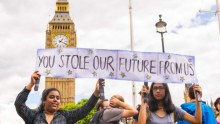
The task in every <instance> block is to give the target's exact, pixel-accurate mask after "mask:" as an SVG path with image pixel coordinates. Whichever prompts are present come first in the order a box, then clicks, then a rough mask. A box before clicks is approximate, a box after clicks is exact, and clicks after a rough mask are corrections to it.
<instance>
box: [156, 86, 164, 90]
mask: <svg viewBox="0 0 220 124" xmlns="http://www.w3.org/2000/svg"><path fill="white" fill-rule="evenodd" d="M164 89H165V88H164V87H163V86H160V87H153V91H157V90H159V91H162V90H164Z"/></svg>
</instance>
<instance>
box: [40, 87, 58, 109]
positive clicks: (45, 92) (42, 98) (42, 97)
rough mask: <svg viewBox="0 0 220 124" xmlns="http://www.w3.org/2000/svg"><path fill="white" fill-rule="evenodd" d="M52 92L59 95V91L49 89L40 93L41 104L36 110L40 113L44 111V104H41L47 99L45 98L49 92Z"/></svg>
mask: <svg viewBox="0 0 220 124" xmlns="http://www.w3.org/2000/svg"><path fill="white" fill-rule="evenodd" d="M52 91H57V92H58V93H59V94H60V91H59V90H58V89H56V88H49V89H45V90H44V91H43V93H42V96H41V104H40V105H39V107H38V109H39V111H40V112H43V111H44V104H43V102H44V101H45V100H46V99H47V96H48V94H49V93H50V92H52Z"/></svg>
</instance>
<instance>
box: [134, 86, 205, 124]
mask: <svg viewBox="0 0 220 124" xmlns="http://www.w3.org/2000/svg"><path fill="white" fill-rule="evenodd" d="M198 88H199V86H198V85H195V86H194V89H195V91H197V89H198ZM146 93H149V100H148V101H147V102H145V101H144V96H145V95H144V94H146ZM146 111H147V112H146ZM177 120H186V121H189V122H191V123H194V124H201V123H202V112H201V107H200V104H199V102H198V99H197V98H196V114H195V116H192V115H190V114H188V113H186V112H185V111H183V110H181V109H180V108H178V107H176V106H175V105H174V104H173V102H172V99H171V95H170V91H169V88H168V85H167V84H166V83H152V84H151V87H150V91H149V88H147V87H146V86H143V88H142V90H141V109H140V114H139V119H138V124H174V123H175V122H176V121H177Z"/></svg>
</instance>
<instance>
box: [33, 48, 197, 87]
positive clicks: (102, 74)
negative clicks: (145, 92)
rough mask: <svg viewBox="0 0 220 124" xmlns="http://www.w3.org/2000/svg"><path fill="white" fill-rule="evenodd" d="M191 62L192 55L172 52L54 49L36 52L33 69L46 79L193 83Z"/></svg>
mask: <svg viewBox="0 0 220 124" xmlns="http://www.w3.org/2000/svg"><path fill="white" fill-rule="evenodd" d="M194 63H195V62H194V57H193V56H185V55H178V54H171V53H157V52H137V51H126V50H105V49H89V48H63V49H59V48H54V49H39V50H38V51H37V62H36V70H38V71H39V72H40V74H41V75H43V76H46V77H60V78H105V79H117V80H130V81H142V82H164V83H195V82H198V80H197V77H196V73H195V64H194Z"/></svg>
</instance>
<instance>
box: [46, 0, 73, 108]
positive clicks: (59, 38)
mask: <svg viewBox="0 0 220 124" xmlns="http://www.w3.org/2000/svg"><path fill="white" fill-rule="evenodd" d="M76 43H77V41H76V31H75V24H74V22H73V20H72V19H71V17H70V15H69V2H68V1H67V0H57V2H56V9H55V14H54V17H53V18H52V20H51V21H50V22H49V24H48V27H47V30H46V43H45V48H56V47H59V48H63V47H69V48H71V47H76ZM51 87H55V88H57V89H58V90H60V92H61V101H62V103H63V104H66V103H70V102H71V103H74V102H75V79H74V78H49V77H47V78H46V79H45V88H46V89H47V88H51Z"/></svg>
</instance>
